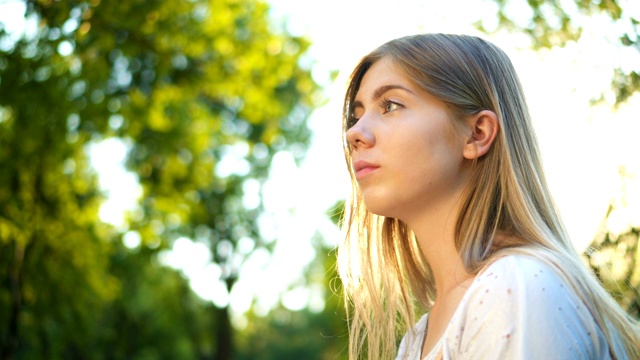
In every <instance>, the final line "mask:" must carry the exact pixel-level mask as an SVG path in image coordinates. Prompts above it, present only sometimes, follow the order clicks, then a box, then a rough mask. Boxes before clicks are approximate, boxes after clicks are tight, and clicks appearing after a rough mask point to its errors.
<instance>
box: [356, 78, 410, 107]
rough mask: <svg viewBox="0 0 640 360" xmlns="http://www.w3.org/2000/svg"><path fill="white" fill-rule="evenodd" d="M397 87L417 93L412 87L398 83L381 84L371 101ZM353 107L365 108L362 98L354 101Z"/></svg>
mask: <svg viewBox="0 0 640 360" xmlns="http://www.w3.org/2000/svg"><path fill="white" fill-rule="evenodd" d="M395 89H400V90H404V91H406V92H408V93H410V94H414V95H415V93H414V92H413V91H411V90H410V89H408V88H407V87H405V86H402V85H397V84H390V85H383V86H380V87H379V88H377V89H376V91H374V92H373V95H372V96H371V101H376V100H378V99H379V98H380V97H381V96H382V95H384V94H385V93H386V92H387V91H391V90H395ZM353 108H354V109H357V108H364V104H363V103H362V101H360V100H355V101H354V102H353Z"/></svg>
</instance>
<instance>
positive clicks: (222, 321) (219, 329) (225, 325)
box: [214, 306, 233, 360]
mask: <svg viewBox="0 0 640 360" xmlns="http://www.w3.org/2000/svg"><path fill="white" fill-rule="evenodd" d="M215 309H216V310H215V311H216V313H217V314H216V315H217V316H216V320H217V321H216V323H215V324H214V326H215V330H216V354H215V356H214V359H215V360H231V358H232V356H233V328H232V326H231V319H230V317H229V306H227V307H224V308H221V309H220V308H215Z"/></svg>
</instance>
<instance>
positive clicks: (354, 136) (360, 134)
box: [346, 116, 376, 150]
mask: <svg viewBox="0 0 640 360" xmlns="http://www.w3.org/2000/svg"><path fill="white" fill-rule="evenodd" d="M346 136H347V142H349V145H350V146H351V148H352V149H353V150H358V149H360V148H365V147H372V146H373V145H374V144H375V142H376V138H375V136H374V134H373V131H372V129H371V126H370V125H369V124H368V121H367V119H366V118H365V117H364V116H363V117H361V118H360V119H359V120H358V121H357V122H356V123H355V124H354V125H353V126H352V127H351V128H349V130H347V135H346Z"/></svg>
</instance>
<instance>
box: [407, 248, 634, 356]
mask: <svg viewBox="0 0 640 360" xmlns="http://www.w3.org/2000/svg"><path fill="white" fill-rule="evenodd" d="M426 325H427V315H424V316H422V318H421V319H420V320H419V321H418V323H417V324H416V326H415V327H414V329H413V330H412V331H409V332H408V333H407V334H406V335H405V336H404V338H403V339H402V342H401V343H400V348H399V350H398V356H397V358H396V360H400V359H402V360H420V352H421V347H422V339H423V338H424V334H425V331H426ZM621 346H622V345H621V344H620V343H617V344H616V348H620V349H622V347H621ZM440 356H442V357H441V358H442V359H445V360H446V359H483V360H484V359H594V360H595V359H598V360H601V359H610V358H611V356H610V355H609V345H608V344H607V341H606V339H605V337H604V334H603V333H602V330H601V329H600V328H599V327H598V325H597V324H596V322H595V321H594V319H593V317H592V316H591V313H590V312H589V310H587V308H586V307H585V306H584V305H583V303H582V301H581V300H580V299H579V298H578V297H577V296H575V295H574V294H573V293H572V291H571V290H569V289H568V287H567V285H566V284H565V283H564V282H563V281H561V280H560V278H559V277H558V276H557V275H556V274H555V273H554V272H553V271H552V270H551V269H550V268H549V267H548V266H546V265H545V264H544V263H542V262H541V261H539V260H537V259H535V258H532V257H529V256H524V255H510V256H506V257H504V258H501V259H498V260H496V261H495V262H494V263H493V264H491V265H489V266H488V267H487V268H486V269H485V270H484V271H483V272H481V273H480V274H479V275H478V276H477V277H476V279H475V280H474V281H473V283H472V284H471V286H470V287H469V289H467V291H466V293H465V295H464V296H463V298H462V300H461V301H460V304H459V305H458V308H457V309H456V311H455V312H454V314H453V317H452V318H451V321H450V322H449V324H448V325H447V328H446V330H445V332H444V334H443V335H442V337H441V338H440V340H439V341H438V343H437V345H436V346H435V347H434V348H433V350H432V351H431V352H430V353H429V354H427V355H426V356H425V357H424V358H423V360H433V359H440Z"/></svg>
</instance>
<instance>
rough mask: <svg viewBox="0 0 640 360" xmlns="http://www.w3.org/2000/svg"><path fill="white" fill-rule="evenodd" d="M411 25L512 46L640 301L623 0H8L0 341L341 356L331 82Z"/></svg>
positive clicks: (610, 264)
mask: <svg viewBox="0 0 640 360" xmlns="http://www.w3.org/2000/svg"><path fill="white" fill-rule="evenodd" d="M422 32H449V33H465V34H472V35H477V36H481V37H483V38H487V39H489V40H490V41H492V42H494V43H496V44H497V45H498V46H500V47H502V48H503V49H504V50H505V51H506V52H507V53H508V54H509V56H510V57H511V58H512V60H513V62H514V65H515V66H516V69H517V70H518V72H519V74H520V76H521V79H522V82H523V85H524V88H525V91H526V95H527V98H528V101H529V105H530V108H531V111H532V115H533V118H534V123H535V126H536V130H537V132H538V137H539V140H540V143H541V147H542V152H543V156H544V161H545V164H544V165H545V168H546V170H547V175H548V180H549V184H550V187H551V190H552V192H553V194H554V196H555V198H556V200H557V205H558V208H559V210H560V212H561V213H562V215H563V218H564V220H565V222H566V225H567V228H568V230H569V232H570V234H571V236H572V238H573V240H574V242H575V245H576V248H577V249H578V250H579V251H581V252H583V253H584V259H585V262H586V263H587V264H588V265H589V266H591V267H592V268H593V270H594V272H595V273H596V275H597V276H599V277H600V279H601V280H602V282H603V283H604V285H605V286H606V287H607V289H608V290H609V291H610V292H611V293H612V294H613V295H614V296H615V297H616V299H617V300H618V301H619V302H620V304H621V305H622V306H623V307H624V308H625V309H626V310H627V311H628V312H629V313H630V314H632V315H633V316H635V317H639V316H640V305H639V300H638V299H639V298H640V295H639V293H638V292H639V290H640V264H638V261H639V259H640V255H639V253H638V251H639V250H638V236H639V234H640V179H639V178H638V176H640V161H639V155H640V147H639V145H638V144H639V141H638V136H639V134H640V118H639V117H640V115H639V114H640V96H639V95H638V92H639V91H640V39H639V34H640V3H639V2H637V1H633V0H626V1H622V0H599V1H595V0H563V1H558V0H541V1H526V0H466V1H465V0H452V1H447V2H445V1H433V0H424V1H409V0H400V1H395V2H393V3H392V2H389V1H378V0H376V1H365V0H342V1H338V0H327V1H323V2H315V3H312V2H303V1H294V0H271V1H258V0H175V1H169V0H156V1H143V0H132V1H107V0H69V1H58V0H37V1H23V0H0V358H1V359H220V360H226V359H342V358H345V357H346V346H347V328H346V322H345V315H344V310H343V304H342V298H341V293H340V282H339V279H337V278H336V273H335V269H334V265H335V264H334V263H335V251H334V249H335V246H336V245H337V243H339V242H340V240H341V237H342V235H341V233H340V230H339V228H338V226H337V225H336V224H337V223H338V220H339V217H340V212H341V207H340V206H341V203H342V201H343V199H344V198H345V197H346V195H347V193H348V188H349V179H348V177H347V173H346V167H345V165H344V159H343V155H342V149H341V135H340V126H341V125H340V116H341V114H340V113H341V100H342V96H343V92H344V89H345V83H346V80H347V77H348V75H349V72H350V70H351V69H352V68H353V67H354V65H355V63H356V62H357V61H358V59H359V58H360V57H361V56H363V55H364V54H366V53H367V52H369V51H370V50H372V49H373V48H375V47H376V46H378V45H380V44H381V43H383V42H384V41H387V40H390V39H392V38H396V37H399V36H403V35H409V34H414V33H422Z"/></svg>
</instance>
